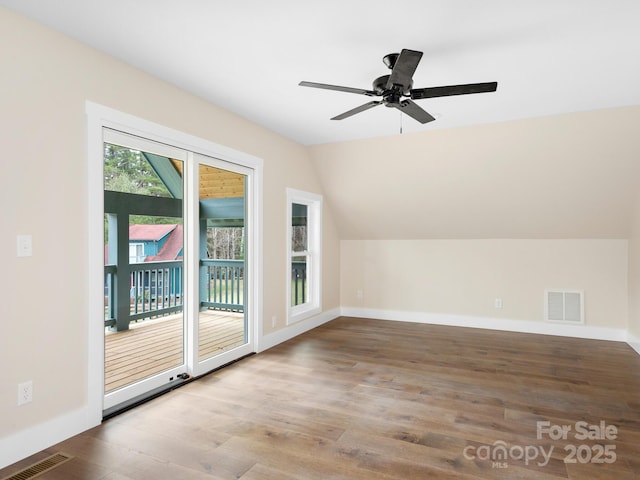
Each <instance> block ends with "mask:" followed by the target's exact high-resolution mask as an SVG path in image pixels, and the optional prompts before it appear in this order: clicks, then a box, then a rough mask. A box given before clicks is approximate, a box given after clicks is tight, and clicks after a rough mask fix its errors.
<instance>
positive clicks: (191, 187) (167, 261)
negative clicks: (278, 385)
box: [103, 128, 253, 414]
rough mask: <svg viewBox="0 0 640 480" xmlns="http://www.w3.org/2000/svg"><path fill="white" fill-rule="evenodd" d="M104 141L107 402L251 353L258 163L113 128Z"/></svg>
mask: <svg viewBox="0 0 640 480" xmlns="http://www.w3.org/2000/svg"><path fill="white" fill-rule="evenodd" d="M103 139H104V143H103V147H104V148H103V150H104V163H103V172H104V348H105V350H104V351H105V363H104V411H105V412H106V413H107V414H108V413H110V412H111V411H115V410H118V409H120V408H124V407H126V406H128V405H129V404H131V403H135V402H137V401H140V400H142V399H144V398H145V397H146V396H150V395H155V394H156V393H158V392H159V391H161V390H163V389H167V388H172V387H173V386H175V385H177V384H179V383H181V382H184V381H185V380H187V379H189V378H191V377H193V376H197V375H201V374H203V373H206V372H208V371H210V370H212V369H214V368H217V367H219V366H221V365H224V364H225V363H228V362H230V361H233V360H235V359H237V358H239V357H242V356H244V355H247V354H249V353H251V352H252V351H253V338H252V333H251V328H250V326H251V325H250V322H249V318H250V317H249V316H248V312H249V311H250V309H251V305H250V304H249V302H248V298H250V297H249V295H248V294H247V287H248V282H247V278H248V276H249V275H250V272H249V271H248V268H247V256H248V252H249V251H250V249H249V248H248V238H249V237H248V235H247V232H249V231H250V230H251V228H252V225H251V222H249V221H247V202H246V198H247V185H248V184H249V183H250V181H251V174H252V171H251V169H248V168H246V167H242V166H238V165H234V164H232V163H230V162H226V161H222V160H219V159H215V158H212V157H208V156H205V155H201V154H198V153H195V152H192V151H189V150H186V149H183V148H177V147H173V146H169V145H166V144H163V143H158V142H153V141H150V140H148V139H145V138H141V137H138V136H134V135H130V134H127V133H123V132H120V131H117V130H113V129H107V128H105V129H104V130H103Z"/></svg>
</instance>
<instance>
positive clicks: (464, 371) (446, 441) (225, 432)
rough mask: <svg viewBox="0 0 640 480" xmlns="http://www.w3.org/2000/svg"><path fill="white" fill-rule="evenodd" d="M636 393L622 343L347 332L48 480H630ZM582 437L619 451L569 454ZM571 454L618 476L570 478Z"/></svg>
mask: <svg viewBox="0 0 640 480" xmlns="http://www.w3.org/2000/svg"><path fill="white" fill-rule="evenodd" d="M218 320H219V324H218V325H219V326H222V324H223V323H224V321H223V320H222V319H218ZM239 323H241V322H236V323H235V324H234V322H233V320H231V319H230V320H229V321H228V323H227V324H225V325H224V328H222V327H221V330H220V331H219V332H218V333H217V334H216V336H215V338H216V339H217V340H220V339H224V338H227V339H230V338H231V337H232V336H229V335H228V331H227V330H226V329H228V328H230V327H231V326H233V325H238V324H239ZM206 328H208V327H206ZM203 331H205V327H204V326H203ZM138 335H140V334H138ZM136 341H137V340H136ZM149 351H150V352H151V351H152V350H149ZM115 354H116V355H121V354H122V350H120V351H118V352H117V353H115ZM155 355H158V358H160V356H161V355H160V354H158V353H157V352H156V353H155ZM122 358H123V357H120V358H119V360H118V361H120V360H121V359H122ZM132 363H133V362H132ZM132 368H137V367H134V366H132ZM639 393H640V356H638V355H637V354H636V353H635V352H634V351H633V350H632V349H630V348H629V347H628V346H627V345H625V344H623V343H617V342H604V341H594V340H583V339H574V338H563V337H552V336H541V335H530V334H519V333H513V332H494V331H488V330H479V329H464V328H455V327H446V326H437V325H424V324H412V323H403V322H387V321H376V320H367V319H355V318H346V317H343V318H339V319H336V320H334V321H332V322H329V323H327V324H325V325H323V326H321V327H319V328H316V329H314V330H312V331H310V332H307V333H306V334H303V335H301V336H299V337H296V338H294V339H292V340H290V341H288V342H285V343H283V344H281V345H278V346H277V347H274V348H272V349H270V350H268V351H265V352H262V353H260V354H258V355H254V356H251V357H247V358H245V359H243V360H242V361H240V362H237V363H235V364H232V365H230V366H228V367H226V368H224V369H222V370H219V371H216V372H214V373H212V374H210V375H207V376H205V377H202V378H201V379H199V380H197V381H195V382H192V383H189V384H187V385H184V386H183V387H181V388H179V389H177V390H174V391H172V392H170V393H168V394H166V395H164V396H162V397H159V398H156V399H154V400H152V401H150V402H148V403H146V404H144V405H141V406H140V407H138V408H135V409H132V410H130V411H127V412H125V413H123V414H122V415H120V416H117V417H114V418H112V419H110V420H109V421H107V422H105V423H104V424H102V425H101V426H99V427H97V428H95V429H92V430H90V431H89V432H85V433H84V434H82V435H79V436H76V437H73V438H71V439H69V440H67V441H65V442H62V443H61V444H59V445H55V446H53V447H52V448H50V449H47V451H46V452H43V453H42V455H44V454H45V453H47V452H48V453H54V452H55V451H56V450H57V449H60V450H61V451H65V452H68V453H70V454H71V455H74V456H76V459H74V460H73V461H70V462H68V463H67V464H66V465H67V467H66V468H68V469H69V470H67V471H60V472H58V473H51V476H47V475H49V474H45V475H43V477H42V478H43V479H47V478H49V479H52V478H62V477H60V476H59V475H62V474H63V473H65V474H67V475H68V476H67V477H66V478H85V477H83V475H84V476H86V478H94V477H92V475H102V476H101V477H99V478H102V479H108V480H129V479H136V480H137V479H140V478H143V479H144V478H154V479H156V478H172V479H173V478H196V479H200V478H208V479H231V478H234V479H241V480H258V479H260V480H272V479H278V480H292V479H301V480H326V479H344V480H347V479H349V480H354V479H355V480H365V479H366V480H372V479H373V480H406V479H408V478H420V479H421V478H435V479H445V480H446V479H462V480H473V479H501V480H502V479H505V478H509V479H543V480H544V479H547V480H551V479H554V480H558V479H565V480H566V479H569V480H576V479H586V478H593V479H623V480H625V479H631V478H638V477H640V460H638V459H639V458H640V402H639V401H638V394H639ZM538 422H547V423H545V424H544V425H547V426H554V427H557V428H562V427H567V428H569V429H570V431H569V432H568V433H567V437H566V438H562V437H556V438H551V436H550V434H549V431H546V433H543V434H540V432H539V430H538V429H539V425H538ZM577 422H586V425H590V426H598V425H599V424H600V422H605V424H606V425H613V426H615V427H616V428H617V436H616V438H615V439H606V438H604V439H601V438H593V439H586V440H583V439H578V438H576V437H575V435H576V433H577V432H576V430H577ZM572 445H573V446H574V447H575V448H578V447H580V448H582V455H583V458H582V460H586V457H584V455H589V456H592V455H593V454H594V452H596V451H597V445H610V446H612V447H614V450H613V451H614V452H615V455H616V457H615V461H614V462H613V463H601V464H599V463H592V462H591V461H590V460H591V458H589V459H588V461H586V462H584V463H581V462H580V461H578V462H577V463H566V462H565V460H566V459H567V455H568V451H567V447H568V446H569V447H570V446H572ZM500 446H503V447H505V448H506V450H504V452H505V454H506V455H507V457H505V458H502V457H498V456H496V453H498V452H501V450H497V448H498V447H500ZM594 448H595V449H596V450H594ZM492 449H493V450H492ZM540 449H542V450H540ZM525 451H527V452H528V454H527V455H533V453H535V454H536V456H535V457H533V456H531V458H525V456H524V452H525ZM540 452H545V455H546V457H545V456H543V455H542V454H541V453H540ZM74 462H75V463H74ZM74 465H76V468H75V469H73V468H72V467H73V466H74ZM8 471H10V469H5V470H4V471H0V478H1V477H2V475H4V474H5V472H8ZM14 471H15V470H14ZM54 475H58V476H54ZM96 478H98V477H96Z"/></svg>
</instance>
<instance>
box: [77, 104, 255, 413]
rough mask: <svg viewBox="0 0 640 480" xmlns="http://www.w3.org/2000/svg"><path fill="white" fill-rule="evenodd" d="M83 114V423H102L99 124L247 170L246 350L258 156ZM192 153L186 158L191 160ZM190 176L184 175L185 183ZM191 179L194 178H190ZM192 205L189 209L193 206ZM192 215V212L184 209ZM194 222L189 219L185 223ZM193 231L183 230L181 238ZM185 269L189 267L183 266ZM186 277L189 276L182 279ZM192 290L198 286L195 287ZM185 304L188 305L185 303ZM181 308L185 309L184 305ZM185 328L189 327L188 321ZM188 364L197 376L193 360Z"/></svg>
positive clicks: (91, 111) (95, 111) (135, 120)
mask: <svg viewBox="0 0 640 480" xmlns="http://www.w3.org/2000/svg"><path fill="white" fill-rule="evenodd" d="M85 112H86V116H87V215H88V219H87V222H88V232H87V241H88V247H87V268H88V272H87V275H88V291H89V293H88V300H87V322H88V325H87V334H88V337H87V416H88V418H87V421H88V424H89V425H98V424H100V423H101V421H102V414H103V410H104V362H105V361H104V321H103V319H104V298H103V295H102V293H101V292H102V290H103V287H104V223H103V221H102V218H103V213H104V195H103V191H104V187H103V181H104V177H103V175H104V173H103V171H104V159H103V148H104V147H103V142H104V139H103V128H110V129H113V130H119V131H122V132H126V133H128V134H130V135H136V136H139V137H141V138H146V139H149V140H152V141H154V142H159V143H164V144H167V145H171V146H173V147H177V148H181V149H184V150H187V151H189V152H193V154H201V155H204V156H206V157H211V158H214V159H218V160H220V161H222V162H226V163H228V164H231V165H237V166H238V167H239V168H241V169H248V170H247V171H249V172H250V175H249V177H248V178H249V181H248V182H247V192H246V197H247V202H248V204H247V223H248V224H250V225H251V226H252V228H250V229H249V231H248V232H247V235H248V238H247V252H246V254H247V259H246V262H247V274H248V275H247V277H248V278H247V280H246V281H247V303H248V305H249V306H250V308H249V311H248V312H247V315H248V325H250V326H251V329H252V330H251V331H249V332H248V340H249V342H250V349H251V350H252V351H257V349H258V342H259V340H260V339H261V337H262V322H260V312H261V311H262V277H263V273H262V255H263V247H262V245H263V241H262V181H263V180H262V179H263V161H262V159H260V158H258V157H255V156H252V155H249V154H246V153H243V152H239V151H237V150H233V149H231V148H228V147H225V146H223V145H219V144H216V143H213V142H211V141H208V140H205V139H202V138H199V137H195V136H193V135H190V134H187V133H184V132H181V131H178V130H174V129H172V128H168V127H164V126H162V125H159V124H157V123H154V122H150V121H148V120H144V119H141V118H139V117H135V116H133V115H129V114H127V113H123V112H119V111H117V110H114V109H111V108H109V107H105V106H102V105H99V104H96V103H93V102H86V106H85ZM193 154H192V155H191V160H193ZM189 181H190V180H189V179H187V182H189ZM191 181H193V177H192V179H191ZM194 208H195V207H194V206H193V205H192V206H191V208H188V210H193V209H194ZM185 213H186V216H187V220H189V218H188V217H191V219H193V218H194V212H193V211H191V212H189V211H187V212H185ZM189 224H190V225H193V224H192V223H189ZM193 234H194V233H193V232H189V231H187V232H186V236H187V239H186V242H187V243H189V242H190V240H189V238H190V237H189V236H190V235H193ZM185 260H186V262H191V263H194V264H195V260H193V257H191V258H186V259H185ZM186 268H187V271H189V270H190V268H189V267H186ZM185 280H187V281H188V280H189V279H185ZM185 288H190V289H193V285H191V286H189V284H186V285H185ZM196 291H197V290H196ZM186 303H190V304H193V302H191V301H189V302H186ZM185 308H187V309H188V308H189V307H188V306H187V305H185ZM185 315H187V316H188V317H193V314H190V312H188V311H185ZM187 328H189V325H187ZM187 363H188V364H190V365H189V366H190V367H192V368H193V369H194V371H195V372H197V373H198V374H200V373H203V372H201V371H199V369H198V368H197V366H196V365H194V362H193V359H191V361H189V359H187Z"/></svg>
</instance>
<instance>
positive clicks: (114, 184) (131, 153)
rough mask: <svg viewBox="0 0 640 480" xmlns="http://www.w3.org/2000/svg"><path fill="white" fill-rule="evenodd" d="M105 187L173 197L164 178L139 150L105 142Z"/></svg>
mask: <svg viewBox="0 0 640 480" xmlns="http://www.w3.org/2000/svg"><path fill="white" fill-rule="evenodd" d="M104 189H105V190H111V191H115V192H124V193H136V194H138V195H149V196H152V197H171V194H170V193H169V191H168V190H167V187H165V185H164V183H162V180H160V178H159V177H158V175H157V174H156V172H155V171H154V170H153V168H151V165H150V164H149V162H148V161H147V159H146V158H144V155H143V154H142V153H141V152H139V151H138V150H132V149H130V148H126V147H120V146H118V145H111V144H108V143H105V144H104Z"/></svg>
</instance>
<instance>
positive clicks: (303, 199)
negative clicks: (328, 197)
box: [286, 188, 322, 325]
mask: <svg viewBox="0 0 640 480" xmlns="http://www.w3.org/2000/svg"><path fill="white" fill-rule="evenodd" d="M294 203H296V204H300V205H306V206H307V251H306V252H293V247H292V245H291V238H292V233H293V227H292V223H293V222H292V220H293V204H294ZM299 256H306V257H307V285H308V287H307V290H308V292H307V301H306V302H305V303H303V304H301V305H295V306H291V290H292V283H291V262H292V260H293V257H299ZM286 272H287V324H288V325H289V324H292V323H296V322H299V321H301V320H304V319H306V318H309V317H312V316H314V315H317V314H319V313H320V312H321V311H322V195H318V194H316V193H310V192H304V191H302V190H296V189H294V188H287V267H286Z"/></svg>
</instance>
